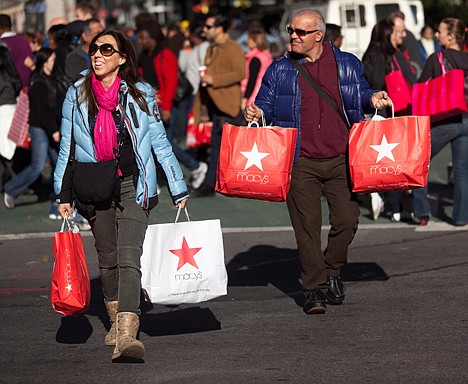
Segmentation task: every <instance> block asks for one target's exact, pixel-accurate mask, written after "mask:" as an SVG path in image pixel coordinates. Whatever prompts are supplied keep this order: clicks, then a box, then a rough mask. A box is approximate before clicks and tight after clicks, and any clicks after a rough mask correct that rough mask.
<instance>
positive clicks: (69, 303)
mask: <svg viewBox="0 0 468 384" xmlns="http://www.w3.org/2000/svg"><path fill="white" fill-rule="evenodd" d="M65 220H66V219H65ZM65 220H64V224H65ZM64 224H62V230H61V231H60V232H56V233H55V235H54V238H53V240H52V241H53V247H54V258H55V263H54V270H53V272H52V286H51V290H50V299H51V303H52V307H53V308H54V310H55V311H56V312H58V313H60V314H61V315H65V316H71V315H79V314H81V313H84V312H86V311H87V310H88V308H89V303H90V299H91V285H90V281H89V274H88V267H87V266H86V258H85V254H84V248H83V242H82V240H81V235H80V234H79V233H75V232H74V231H72V230H68V231H64V230H63V228H64Z"/></svg>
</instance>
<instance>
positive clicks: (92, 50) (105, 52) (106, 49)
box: [88, 43, 122, 57]
mask: <svg viewBox="0 0 468 384" xmlns="http://www.w3.org/2000/svg"><path fill="white" fill-rule="evenodd" d="M97 51H101V54H102V56H105V57H110V56H112V55H113V54H114V53H116V52H117V53H120V54H122V52H120V51H118V50H117V49H115V48H114V47H113V46H112V44H109V43H105V44H101V45H97V44H96V43H93V44H91V45H90V46H89V50H88V54H89V56H94V55H95V54H96V53H97Z"/></svg>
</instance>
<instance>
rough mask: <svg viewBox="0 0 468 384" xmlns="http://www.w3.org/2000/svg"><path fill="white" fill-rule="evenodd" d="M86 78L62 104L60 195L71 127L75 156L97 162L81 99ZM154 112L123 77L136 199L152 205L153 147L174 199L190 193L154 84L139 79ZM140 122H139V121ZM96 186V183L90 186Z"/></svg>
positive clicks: (154, 185) (58, 169) (57, 177)
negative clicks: (130, 90) (139, 100)
mask: <svg viewBox="0 0 468 384" xmlns="http://www.w3.org/2000/svg"><path fill="white" fill-rule="evenodd" d="M82 84H83V79H80V80H78V81H77V82H76V83H75V84H74V86H71V87H70V88H69V89H68V92H67V95H66V98H65V101H64V103H63V108H62V115H63V118H62V125H61V129H60V131H61V135H62V138H61V141H60V152H59V157H58V160H57V165H56V167H55V173H54V190H55V193H56V194H57V195H60V193H61V191H62V180H63V177H64V175H65V170H66V168H67V166H68V163H69V162H68V160H69V156H70V144H71V129H72V118H73V131H74V136H75V142H76V147H75V159H76V160H77V161H81V162H96V161H97V159H96V156H95V154H94V145H93V140H92V137H91V134H90V128H89V124H88V121H89V120H88V107H87V104H86V103H85V102H83V103H78V102H77V97H78V95H79V94H80V87H81V85H82ZM137 87H138V89H139V90H140V91H141V92H142V93H143V95H144V97H145V100H146V103H147V104H148V109H149V111H150V113H146V112H145V111H143V110H141V109H140V107H139V106H138V103H137V102H136V101H135V99H134V98H133V97H132V96H131V95H130V94H129V93H128V89H127V84H126V82H125V81H123V80H122V81H121V84H120V92H123V93H124V94H127V106H126V116H127V118H126V125H127V128H128V131H129V134H130V137H131V139H132V144H133V150H134V153H135V160H136V163H137V166H138V171H139V177H138V182H137V186H136V202H137V203H138V204H139V205H140V206H142V207H143V208H149V207H150V203H149V200H150V199H151V198H153V197H155V196H156V195H157V191H156V189H157V183H156V166H155V162H154V159H153V155H152V150H153V151H154V154H155V155H156V158H157V159H158V162H159V163H160V164H161V166H162V168H163V170H164V172H165V174H166V176H167V181H168V184H169V189H170V191H171V195H172V198H173V200H174V203H178V202H179V201H181V200H182V199H183V198H186V197H188V194H187V186H186V184H185V182H184V179H183V174H182V170H181V168H180V165H179V163H178V161H177V159H176V157H175V155H174V153H173V152H172V146H171V144H170V143H169V141H168V140H167V138H166V131H165V129H164V126H163V123H162V121H161V120H160V118H159V111H158V107H157V105H156V98H155V93H154V90H153V88H152V87H151V86H150V85H149V84H147V83H138V84H137ZM136 123H137V124H136ZM90 187H92V186H90Z"/></svg>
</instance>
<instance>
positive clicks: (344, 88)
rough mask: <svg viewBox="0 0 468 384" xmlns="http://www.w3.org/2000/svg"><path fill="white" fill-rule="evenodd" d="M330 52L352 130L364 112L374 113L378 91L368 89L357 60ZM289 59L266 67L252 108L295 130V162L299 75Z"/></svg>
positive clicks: (298, 142)
mask: <svg viewBox="0 0 468 384" xmlns="http://www.w3.org/2000/svg"><path fill="white" fill-rule="evenodd" d="M325 44H329V43H325ZM333 52H334V54H335V59H336V64H337V67H338V83H339V86H340V93H341V103H342V106H343V111H344V112H345V116H346V118H347V119H348V122H349V123H350V126H352V125H353V124H354V123H356V122H358V121H360V120H363V119H364V110H366V111H369V112H370V111H371V110H372V109H373V105H372V102H371V98H372V95H373V94H374V93H375V92H377V91H376V90H373V89H371V88H370V86H369V83H368V82H367V80H366V78H365V76H364V67H363V65H362V63H361V61H360V60H359V59H358V58H357V57H356V56H354V55H352V54H350V53H347V52H342V51H340V50H339V49H338V48H336V47H333ZM288 55H289V53H288V52H287V53H286V54H285V55H284V56H282V57H280V58H278V59H276V60H274V61H273V63H272V64H271V65H270V66H269V67H268V69H267V71H266V73H265V75H264V76H263V80H262V85H261V87H260V90H259V92H258V95H257V97H256V99H255V104H256V105H257V106H258V107H259V108H260V109H262V110H263V113H264V115H265V119H266V121H267V122H268V123H270V122H271V124H272V125H277V126H280V127H285V128H297V129H298V136H297V142H296V152H295V156H294V161H297V160H298V159H299V153H300V151H299V149H300V143H301V118H300V114H301V89H300V87H299V81H298V76H299V72H298V71H297V70H296V68H294V66H293V64H292V63H291V62H290V61H289V60H288ZM304 61H305V59H304V58H302V59H301V60H300V61H299V63H300V64H301V65H302V64H303V63H304Z"/></svg>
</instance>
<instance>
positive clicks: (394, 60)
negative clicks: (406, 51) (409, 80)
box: [391, 54, 401, 71]
mask: <svg viewBox="0 0 468 384" xmlns="http://www.w3.org/2000/svg"><path fill="white" fill-rule="evenodd" d="M393 63H395V64H396V67H397V69H396V70H397V71H401V67H400V64H398V60H397V58H396V56H395V55H394V54H393V55H392V64H391V67H392V71H393Z"/></svg>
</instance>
